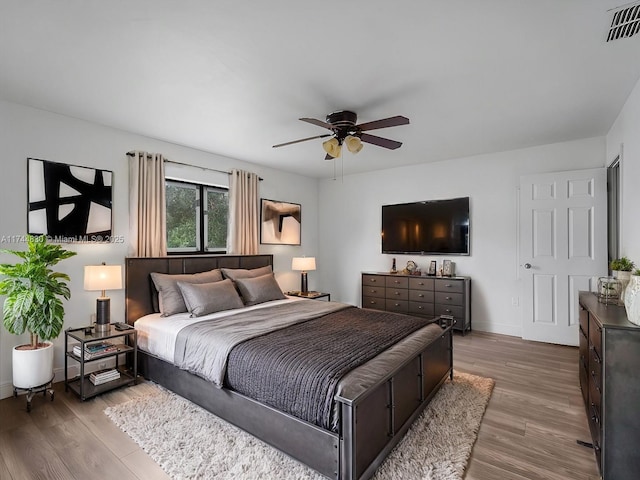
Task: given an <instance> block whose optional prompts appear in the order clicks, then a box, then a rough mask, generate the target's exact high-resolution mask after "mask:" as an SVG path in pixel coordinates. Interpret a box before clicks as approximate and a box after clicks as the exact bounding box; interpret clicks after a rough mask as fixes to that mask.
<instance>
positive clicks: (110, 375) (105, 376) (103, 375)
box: [89, 368, 120, 385]
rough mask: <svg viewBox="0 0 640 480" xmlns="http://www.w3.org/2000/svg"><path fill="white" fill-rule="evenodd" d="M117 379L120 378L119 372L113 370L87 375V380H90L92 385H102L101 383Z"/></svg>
mask: <svg viewBox="0 0 640 480" xmlns="http://www.w3.org/2000/svg"><path fill="white" fill-rule="evenodd" d="M118 378H120V372H119V371H118V370H116V369H115V368H112V369H107V370H99V371H97V372H93V373H92V374H91V375H89V380H91V383H93V384H94V385H102V384H103V383H107V382H110V381H112V380H117V379H118Z"/></svg>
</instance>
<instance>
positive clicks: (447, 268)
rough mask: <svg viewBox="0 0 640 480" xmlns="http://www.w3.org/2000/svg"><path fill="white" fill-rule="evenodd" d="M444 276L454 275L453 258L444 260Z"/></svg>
mask: <svg viewBox="0 0 640 480" xmlns="http://www.w3.org/2000/svg"><path fill="white" fill-rule="evenodd" d="M442 276H443V277H453V262H452V261H451V260H443V261H442Z"/></svg>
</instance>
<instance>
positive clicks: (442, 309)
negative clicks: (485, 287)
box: [433, 303, 464, 328]
mask: <svg viewBox="0 0 640 480" xmlns="http://www.w3.org/2000/svg"><path fill="white" fill-rule="evenodd" d="M433 314H434V315H435V316H436V317H437V316H440V315H452V316H453V318H454V319H455V320H457V321H458V323H457V325H456V327H458V328H462V324H461V323H460V322H462V321H463V320H464V309H463V308H462V307H458V306H454V305H442V304H440V303H436V304H435V305H434V312H433Z"/></svg>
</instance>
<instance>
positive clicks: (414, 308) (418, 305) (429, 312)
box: [409, 301, 434, 317]
mask: <svg viewBox="0 0 640 480" xmlns="http://www.w3.org/2000/svg"><path fill="white" fill-rule="evenodd" d="M433 312H434V306H433V303H423V302H411V301H410V302H409V313H411V314H413V315H424V316H427V317H433V316H434V313H433Z"/></svg>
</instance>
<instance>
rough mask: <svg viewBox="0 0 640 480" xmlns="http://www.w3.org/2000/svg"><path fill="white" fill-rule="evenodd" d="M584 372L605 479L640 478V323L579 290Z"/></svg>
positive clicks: (596, 449)
mask: <svg viewBox="0 0 640 480" xmlns="http://www.w3.org/2000/svg"><path fill="white" fill-rule="evenodd" d="M579 302H580V316H579V324H580V329H579V330H580V333H579V335H580V337H579V338H580V347H579V365H578V371H579V378H580V388H581V390H582V398H583V400H584V403H585V409H586V412H587V417H588V421H589V429H590V431H591V439H592V442H593V450H594V453H595V456H596V461H597V462H598V467H599V468H600V474H601V475H602V479H603V480H624V479H636V478H640V449H638V444H639V442H640V409H639V408H638V407H639V406H640V372H639V368H640V327H638V326H636V325H634V324H632V323H630V322H629V321H628V320H627V315H626V312H625V309H624V307H618V306H616V305H604V304H602V303H599V302H598V299H597V298H596V296H595V295H593V294H592V293H590V292H580V295H579Z"/></svg>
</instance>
